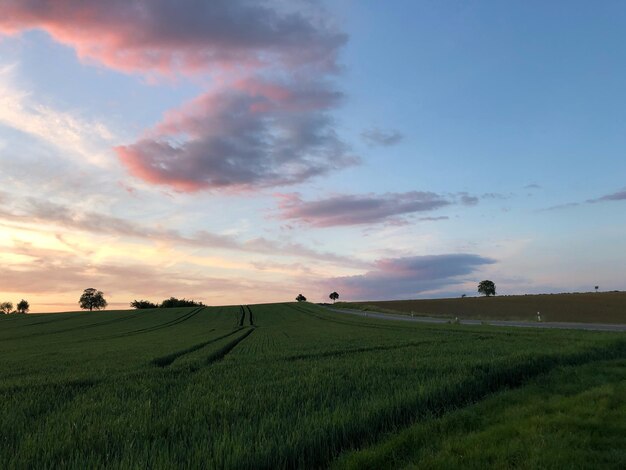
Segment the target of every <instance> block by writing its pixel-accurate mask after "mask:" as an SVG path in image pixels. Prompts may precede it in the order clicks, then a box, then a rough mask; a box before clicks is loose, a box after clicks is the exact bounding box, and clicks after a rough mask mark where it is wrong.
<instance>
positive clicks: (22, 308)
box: [15, 299, 30, 313]
mask: <svg viewBox="0 0 626 470" xmlns="http://www.w3.org/2000/svg"><path fill="white" fill-rule="evenodd" d="M15 310H17V313H26V312H28V311H29V310H30V304H29V303H28V301H27V300H24V299H22V300H20V301H19V302H18V303H17V306H16V307H15Z"/></svg>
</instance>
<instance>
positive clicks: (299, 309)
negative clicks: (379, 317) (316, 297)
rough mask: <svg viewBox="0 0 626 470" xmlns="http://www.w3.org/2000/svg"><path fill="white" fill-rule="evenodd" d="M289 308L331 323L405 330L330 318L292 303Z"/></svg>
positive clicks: (397, 328) (397, 329)
mask: <svg viewBox="0 0 626 470" xmlns="http://www.w3.org/2000/svg"><path fill="white" fill-rule="evenodd" d="M291 308H293V309H294V310H297V311H299V312H301V313H304V314H306V315H310V316H312V317H315V318H317V319H319V320H323V321H327V322H331V323H338V324H340V325H349V326H357V327H360V328H370V329H374V330H394V331H406V328H403V327H401V326H391V325H371V324H367V323H363V322H358V321H349V320H339V319H336V318H331V317H324V316H322V315H317V314H315V313H313V312H311V311H309V310H307V309H304V308H301V307H297V306H295V305H292V306H291Z"/></svg>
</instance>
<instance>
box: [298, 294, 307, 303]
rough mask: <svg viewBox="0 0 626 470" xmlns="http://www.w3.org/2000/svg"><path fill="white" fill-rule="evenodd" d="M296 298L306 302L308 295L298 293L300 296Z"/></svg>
mask: <svg viewBox="0 0 626 470" xmlns="http://www.w3.org/2000/svg"><path fill="white" fill-rule="evenodd" d="M296 300H297V301H298V302H306V297H305V296H303V295H302V294H298V297H296Z"/></svg>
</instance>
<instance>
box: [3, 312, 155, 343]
mask: <svg viewBox="0 0 626 470" xmlns="http://www.w3.org/2000/svg"><path fill="white" fill-rule="evenodd" d="M145 313H146V312H133V313H131V314H129V315H126V316H124V317H121V318H113V319H111V320H105V321H101V322H97V323H90V324H88V325H79V326H73V327H71V328H64V329H62V330H57V331H46V332H41V333H32V334H29V335H23V336H14V337H11V338H4V339H5V340H12V339H22V338H33V337H36V336H48V335H54V334H58V333H67V332H68V331H78V330H88V329H90V328H96V327H99V326H103V325H112V324H114V323H120V322H123V321H126V320H132V319H134V318H137V317H138V316H140V315H142V314H145ZM59 321H62V320H59ZM25 326H28V325H25ZM31 326H32V325H31Z"/></svg>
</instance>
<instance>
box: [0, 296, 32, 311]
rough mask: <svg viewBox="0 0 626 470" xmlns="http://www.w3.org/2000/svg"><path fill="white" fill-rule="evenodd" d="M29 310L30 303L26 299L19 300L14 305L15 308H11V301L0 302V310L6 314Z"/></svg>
mask: <svg viewBox="0 0 626 470" xmlns="http://www.w3.org/2000/svg"><path fill="white" fill-rule="evenodd" d="M29 310H30V304H29V303H28V301H27V300H24V299H22V300H20V301H19V302H18V303H17V305H16V306H15V310H13V302H1V303H0V312H2V313H4V314H5V315H8V314H10V313H28V311H29Z"/></svg>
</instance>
